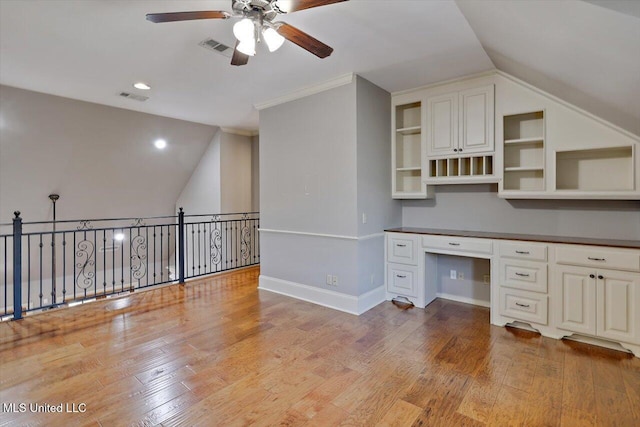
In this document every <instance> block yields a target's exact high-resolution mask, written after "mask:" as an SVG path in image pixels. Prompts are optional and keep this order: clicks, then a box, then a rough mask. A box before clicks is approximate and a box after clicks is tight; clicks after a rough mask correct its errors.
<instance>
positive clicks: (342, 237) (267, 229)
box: [258, 228, 358, 240]
mask: <svg viewBox="0 0 640 427" xmlns="http://www.w3.org/2000/svg"><path fill="white" fill-rule="evenodd" d="M258 231H260V232H264V233H275V234H297V235H299V236H312V237H327V238H329V239H343V240H358V238H357V237H356V236H345V235H342V234H323V233H308V232H306V231H291V230H274V229H271V228H258Z"/></svg>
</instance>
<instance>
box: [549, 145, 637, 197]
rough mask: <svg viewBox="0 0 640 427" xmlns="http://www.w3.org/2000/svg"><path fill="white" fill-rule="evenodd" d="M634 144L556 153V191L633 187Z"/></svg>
mask: <svg viewBox="0 0 640 427" xmlns="http://www.w3.org/2000/svg"><path fill="white" fill-rule="evenodd" d="M633 155H634V153H633V147H631V146H626V147H612V148H598V149H585V150H572V151H558V152H556V190H574V191H630V190H634V172H633V165H634V161H633V160H634V159H633Z"/></svg>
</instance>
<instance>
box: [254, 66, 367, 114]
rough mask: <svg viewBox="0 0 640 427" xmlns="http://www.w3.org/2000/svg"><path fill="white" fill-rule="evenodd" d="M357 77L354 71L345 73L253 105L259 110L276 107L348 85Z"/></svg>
mask: <svg viewBox="0 0 640 427" xmlns="http://www.w3.org/2000/svg"><path fill="white" fill-rule="evenodd" d="M354 78H355V74H354V73H347V74H343V75H341V76H338V77H334V78H333V79H330V80H326V81H324V82H320V83H316V84H313V85H310V86H306V87H303V88H301V89H298V90H295V91H293V92H289V93H287V94H285V95H282V96H279V97H277V98H274V99H272V100H269V101H265V102H260V103H257V104H254V105H253V106H254V107H255V108H256V109H257V110H258V111H259V110H264V109H265V108H269V107H274V106H276V105H280V104H284V103H285V102H289V101H295V100H296V99H300V98H304V97H307V96H309V95H315V94H316V93H320V92H324V91H326V90H329V89H334V88H337V87H340V86H344V85H348V84H350V83H351V82H353V80H354Z"/></svg>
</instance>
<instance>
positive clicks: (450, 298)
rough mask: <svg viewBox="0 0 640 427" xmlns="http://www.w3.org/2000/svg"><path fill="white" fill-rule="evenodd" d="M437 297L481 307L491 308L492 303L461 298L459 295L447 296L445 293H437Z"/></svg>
mask: <svg viewBox="0 0 640 427" xmlns="http://www.w3.org/2000/svg"><path fill="white" fill-rule="evenodd" d="M436 297H437V298H442V299H448V300H450V301H457V302H463V303H465V304H473V305H479V306H480V307H487V308H491V302H489V301H484V300H481V299H475V298H467V297H461V296H458V295H453V294H445V293H442V292H438V293H436Z"/></svg>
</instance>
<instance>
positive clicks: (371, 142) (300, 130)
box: [260, 78, 401, 296]
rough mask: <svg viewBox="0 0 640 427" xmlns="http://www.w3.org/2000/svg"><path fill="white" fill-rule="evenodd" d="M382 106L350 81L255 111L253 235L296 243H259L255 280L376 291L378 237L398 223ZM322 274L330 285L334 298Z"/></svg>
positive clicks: (379, 95)
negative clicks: (331, 278)
mask: <svg viewBox="0 0 640 427" xmlns="http://www.w3.org/2000/svg"><path fill="white" fill-rule="evenodd" d="M390 103H391V100H390V95H389V93H388V92H386V91H384V90H382V89H380V88H379V87H377V86H375V85H373V84H371V83H370V82H368V81H366V80H364V79H362V78H356V80H355V81H354V82H352V83H351V84H348V85H345V86H341V87H338V88H334V89H331V90H328V91H325V92H322V93H318V94H315V95H311V96H308V97H305V98H303V99H298V100H295V101H291V102H288V103H286V104H281V105H278V106H274V107H271V108H268V109H266V110H263V111H261V113H260V185H261V189H260V206H261V227H262V228H264V229H273V230H280V231H289V232H296V233H298V234H282V233H271V232H268V231H267V232H263V233H262V234H261V239H262V240H261V251H262V252H261V273H262V274H263V275H265V276H269V277H273V278H277V279H281V280H287V281H290V282H295V283H300V284H304V285H309V286H315V287H320V288H324V289H329V290H331V291H337V292H341V293H345V294H348V295H355V296H358V295H362V294H364V293H366V292H367V291H369V290H372V289H374V288H376V287H379V286H382V285H383V283H384V277H383V275H384V238H383V235H382V232H383V230H384V229H385V228H386V227H392V226H397V225H400V223H401V205H400V203H399V202H397V201H394V200H392V199H391V184H390V176H391V172H390V167H391V166H390V150H391V148H390V145H389V137H390V132H391V130H390V122H389V117H390ZM363 213H366V215H367V222H366V224H364V223H363V221H362V214H363ZM299 233H316V234H329V235H333V237H331V236H314V235H305V234H299ZM376 234H379V235H377V236H376ZM359 237H362V239H359ZM327 274H331V275H335V276H338V287H337V288H336V287H328V286H327V285H326V276H327Z"/></svg>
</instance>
